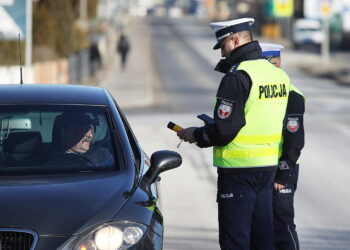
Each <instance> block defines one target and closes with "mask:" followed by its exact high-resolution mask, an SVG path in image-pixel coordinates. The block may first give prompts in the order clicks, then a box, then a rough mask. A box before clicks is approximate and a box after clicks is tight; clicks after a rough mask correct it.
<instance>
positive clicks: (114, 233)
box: [74, 221, 147, 250]
mask: <svg viewBox="0 0 350 250" xmlns="http://www.w3.org/2000/svg"><path fill="white" fill-rule="evenodd" d="M146 229H147V228H146V226H145V225H142V224H139V223H131V222H126V221H117V222H110V223H105V224H103V225H101V226H99V227H98V228H95V229H94V230H92V231H91V232H89V233H88V234H87V235H84V236H83V237H82V238H80V239H79V241H78V242H77V243H76V244H75V247H74V250H125V249H129V248H130V247H131V246H133V245H135V244H136V243H137V242H139V241H140V240H141V238H142V237H143V235H144V234H145V232H146Z"/></svg>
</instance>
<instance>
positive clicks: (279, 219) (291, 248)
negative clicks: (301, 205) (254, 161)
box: [260, 43, 305, 250]
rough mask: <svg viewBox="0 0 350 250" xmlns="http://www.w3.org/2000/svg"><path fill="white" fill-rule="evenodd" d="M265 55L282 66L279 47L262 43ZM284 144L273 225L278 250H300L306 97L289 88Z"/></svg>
mask: <svg viewBox="0 0 350 250" xmlns="http://www.w3.org/2000/svg"><path fill="white" fill-rule="evenodd" d="M260 45H261V48H262V53H263V56H264V57H265V58H267V59H268V60H269V61H270V62H271V63H272V64H274V65H275V66H276V67H280V66H281V56H280V53H281V52H280V51H281V50H282V49H283V48H284V47H283V46H282V45H279V44H263V43H261V44H260ZM290 86H291V88H290V92H289V98H288V105H287V111H286V119H285V125H284V129H283V139H284V140H283V143H282V147H281V153H280V160H279V168H278V169H277V172H276V176H275V181H274V192H273V216H274V217H273V219H274V220H273V222H274V229H275V249H276V250H299V240H298V234H297V232H296V226H295V224H294V194H295V191H296V188H297V183H298V173H299V164H298V162H297V161H298V158H299V156H300V153H301V150H302V148H303V147H304V125H303V115H304V112H305V99H304V96H303V94H302V93H301V92H300V91H299V90H298V89H297V88H296V87H295V86H294V85H290Z"/></svg>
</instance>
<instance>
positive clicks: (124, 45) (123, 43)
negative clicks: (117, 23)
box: [117, 33, 131, 69]
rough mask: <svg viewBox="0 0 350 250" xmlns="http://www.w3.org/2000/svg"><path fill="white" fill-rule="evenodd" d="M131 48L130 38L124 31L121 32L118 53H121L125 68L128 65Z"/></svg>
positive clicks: (121, 61)
mask: <svg viewBox="0 0 350 250" xmlns="http://www.w3.org/2000/svg"><path fill="white" fill-rule="evenodd" d="M130 49H131V45H130V42H129V38H128V37H127V36H126V35H125V34H124V33H121V35H120V37H119V40H118V44H117V50H118V53H119V54H120V64H121V67H122V69H125V67H126V61H127V57H128V53H129V51H130Z"/></svg>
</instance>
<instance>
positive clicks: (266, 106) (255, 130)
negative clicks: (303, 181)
mask: <svg viewBox="0 0 350 250" xmlns="http://www.w3.org/2000/svg"><path fill="white" fill-rule="evenodd" d="M237 70H242V71H245V72H246V73H247V74H248V75H249V77H250V78H251V81H252V86H251V90H250V93H249V97H248V99H247V102H246V104H245V108H244V112H245V120H246V125H245V126H244V127H242V128H241V130H240V131H239V133H238V134H237V136H236V137H235V138H234V139H233V140H232V141H231V142H230V143H229V144H228V145H226V146H222V147H218V146H215V147H214V149H213V150H214V152H213V156H214V157H213V161H214V166H217V167H225V168H251V167H266V166H274V165H277V164H278V155H279V151H280V150H279V146H280V143H281V139H282V128H283V119H284V116H285V113H286V107H287V101H288V96H289V84H290V80H289V77H288V76H287V74H286V73H285V72H284V71H283V70H281V69H279V68H277V67H275V66H274V65H272V64H271V63H270V62H268V61H267V60H265V59H258V60H250V61H245V62H242V63H240V64H239V66H238V68H237Z"/></svg>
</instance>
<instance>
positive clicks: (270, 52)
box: [260, 43, 284, 57]
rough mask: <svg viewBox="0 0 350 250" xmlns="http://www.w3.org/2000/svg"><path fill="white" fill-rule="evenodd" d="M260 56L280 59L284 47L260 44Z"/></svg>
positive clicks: (273, 44)
mask: <svg viewBox="0 0 350 250" xmlns="http://www.w3.org/2000/svg"><path fill="white" fill-rule="evenodd" d="M260 47H261V50H262V55H263V56H264V57H280V56H281V50H283V49H284V46H283V45H281V44H275V43H260Z"/></svg>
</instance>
